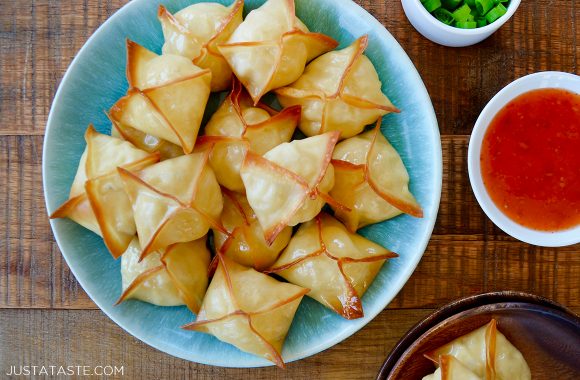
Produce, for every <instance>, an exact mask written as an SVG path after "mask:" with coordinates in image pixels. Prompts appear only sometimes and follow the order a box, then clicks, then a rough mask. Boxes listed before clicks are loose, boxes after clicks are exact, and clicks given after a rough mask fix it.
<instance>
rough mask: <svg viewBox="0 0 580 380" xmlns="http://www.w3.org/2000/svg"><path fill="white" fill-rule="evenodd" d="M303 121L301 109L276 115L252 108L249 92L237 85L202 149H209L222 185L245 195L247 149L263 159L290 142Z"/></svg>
mask: <svg viewBox="0 0 580 380" xmlns="http://www.w3.org/2000/svg"><path fill="white" fill-rule="evenodd" d="M299 118H300V107H290V108H286V109H284V110H282V111H281V112H279V113H278V112H276V111H274V110H272V109H270V108H268V107H266V106H265V105H262V104H260V105H259V106H258V107H254V106H253V105H252V102H251V99H250V98H249V96H248V94H247V93H246V91H245V90H244V89H243V88H242V85H241V84H240V82H238V81H234V84H233V89H232V92H231V93H230V95H229V96H228V97H227V98H226V99H225V100H224V102H223V103H222V105H221V106H220V107H219V109H218V110H217V111H216V112H215V113H214V114H213V116H212V117H211V119H210V121H209V122H208V124H207V125H206V127H205V134H206V136H203V137H201V138H200V139H199V145H200V146H202V147H203V146H205V147H210V148H211V154H210V158H209V162H210V164H211V166H212V168H213V169H214V172H215V174H216V177H217V180H218V182H219V183H220V185H222V186H224V187H226V188H228V189H230V190H232V191H238V192H244V191H245V189H244V184H243V182H242V178H241V177H240V167H241V166H242V162H243V161H244V157H245V156H246V152H247V151H248V149H250V150H252V151H253V152H255V153H257V154H259V155H262V154H264V153H266V152H268V151H269V150H271V149H272V148H274V147H276V146H278V145H280V144H282V143H284V142H288V141H290V139H291V138H292V134H293V133H294V130H295V129H296V125H297V124H298V119H299Z"/></svg>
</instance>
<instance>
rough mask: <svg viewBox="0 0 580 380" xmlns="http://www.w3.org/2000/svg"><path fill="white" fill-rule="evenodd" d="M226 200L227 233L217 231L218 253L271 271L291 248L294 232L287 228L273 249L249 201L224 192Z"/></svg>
mask: <svg viewBox="0 0 580 380" xmlns="http://www.w3.org/2000/svg"><path fill="white" fill-rule="evenodd" d="M223 196H224V209H223V211H222V216H221V224H222V225H223V226H224V228H225V229H226V231H227V233H224V232H220V231H218V230H215V231H214V243H215V248H216V251H218V252H221V253H222V254H223V255H224V256H227V257H229V258H231V259H233V260H234V261H236V262H237V263H240V264H242V265H245V266H248V267H253V268H254V269H256V270H259V271H261V270H264V269H266V268H269V267H270V266H271V265H272V264H274V262H275V261H276V259H277V258H278V255H279V254H280V252H282V250H283V249H284V248H285V247H286V246H287V245H288V242H289V241H290V237H291V236H292V228H291V227H286V228H284V229H283V230H282V231H281V232H280V234H278V236H277V237H276V239H274V241H273V242H272V244H271V245H269V244H268V243H267V242H266V240H265V239H264V230H263V229H262V227H261V226H260V223H259V222H258V219H257V218H256V214H255V213H254V210H252V208H251V207H250V205H249V203H248V201H247V200H246V197H245V196H244V195H242V194H237V193H234V192H231V191H228V190H223Z"/></svg>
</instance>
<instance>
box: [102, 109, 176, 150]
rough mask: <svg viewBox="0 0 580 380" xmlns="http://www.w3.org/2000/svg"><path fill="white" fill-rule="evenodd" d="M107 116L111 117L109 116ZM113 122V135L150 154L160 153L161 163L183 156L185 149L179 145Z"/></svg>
mask: <svg viewBox="0 0 580 380" xmlns="http://www.w3.org/2000/svg"><path fill="white" fill-rule="evenodd" d="M107 116H109V115H108V114H107ZM109 119H110V120H111V124H112V126H113V127H112V128H111V135H112V136H114V137H117V138H120V139H123V140H126V141H129V142H130V143H131V144H133V145H135V146H136V147H137V148H139V149H141V150H144V151H145V152H149V153H159V158H160V160H161V161H163V160H167V159H169V158H174V157H178V156H183V149H182V148H181V147H180V146H179V145H175V144H173V143H170V142H169V141H167V140H163V139H160V138H159V137H155V136H153V135H149V134H147V133H145V132H142V131H140V130H138V129H135V128H133V127H129V126H128V125H123V124H121V123H119V122H118V121H116V120H113V119H112V118H111V117H109Z"/></svg>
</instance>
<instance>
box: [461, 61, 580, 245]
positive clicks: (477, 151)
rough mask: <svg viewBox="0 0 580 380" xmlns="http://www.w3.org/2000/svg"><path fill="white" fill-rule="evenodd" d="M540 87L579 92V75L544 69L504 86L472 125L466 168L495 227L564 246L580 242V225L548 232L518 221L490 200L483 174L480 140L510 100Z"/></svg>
mask: <svg viewBox="0 0 580 380" xmlns="http://www.w3.org/2000/svg"><path fill="white" fill-rule="evenodd" d="M539 88H561V89H566V90H569V91H572V92H574V93H580V77H579V76H578V75H574V74H568V73H562V72H558V71H545V72H540V73H535V74H531V75H528V76H525V77H523V78H520V79H518V80H516V81H514V82H512V83H510V84H509V85H507V86H506V87H504V88H503V89H502V90H501V91H500V92H498V93H497V94H496V95H495V96H494V97H493V98H492V99H491V100H490V101H489V103H487V105H486V106H485V108H484V109H483V111H482V112H481V114H480V115H479V118H478V119H477V122H476V123H475V126H474V127H473V133H472V134H471V139H470V140H469V151H468V153H467V167H468V169H469V180H470V182H471V187H472V189H473V192H474V193H475V197H476V198H477V201H478V202H479V205H480V206H481V208H482V209H483V211H484V212H485V213H486V214H487V216H488V217H489V218H490V219H491V220H492V221H493V223H495V225H496V226H498V227H499V228H501V229H502V230H503V231H504V232H505V233H507V234H509V235H511V236H513V237H514V238H516V239H518V240H521V241H523V242H526V243H529V244H534V245H539V246H544V247H562V246H566V245H572V244H576V243H580V226H576V227H574V228H571V229H568V230H562V231H556V232H545V231H537V230H533V229H530V228H527V227H524V226H522V225H520V224H517V223H516V222H514V221H513V220H511V219H510V218H508V217H507V216H506V215H505V214H504V213H503V212H501V211H500V210H499V209H498V208H497V206H496V205H495V203H494V202H493V201H492V200H491V198H490V196H489V194H488V192H487V189H486V187H485V185H484V184H483V179H482V176H481V167H480V156H481V143H482V141H483V137H484V135H485V132H486V131H487V128H488V126H489V124H490V123H491V121H492V120H493V118H494V117H495V115H496V114H497V113H498V112H499V110H501V109H502V108H503V107H504V106H505V105H506V104H507V103H508V102H509V101H511V100H512V99H514V98H515V97H517V96H518V95H521V94H523V93H525V92H528V91H531V90H535V89H539Z"/></svg>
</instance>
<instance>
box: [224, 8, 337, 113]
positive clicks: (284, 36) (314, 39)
mask: <svg viewBox="0 0 580 380" xmlns="http://www.w3.org/2000/svg"><path fill="white" fill-rule="evenodd" d="M336 46H337V42H336V41H335V40H333V39H332V38H330V37H328V36H325V35H324V34H320V33H310V32H309V31H308V28H307V27H306V26H305V25H304V24H303V23H302V22H301V21H300V20H299V19H298V18H297V17H296V14H295V8H294V0H268V1H266V3H264V4H263V5H262V6H261V7H260V8H258V9H255V10H253V11H251V12H250V13H249V14H248V16H247V17H246V19H245V20H244V22H242V24H241V25H240V26H239V27H238V28H237V29H236V30H235V31H234V33H233V34H232V36H231V37H230V39H229V40H228V41H227V43H226V44H221V45H219V46H218V49H219V51H220V52H221V53H222V54H223V56H224V57H225V59H226V60H227V61H228V63H229V65H230V67H231V68H232V70H233V71H234V73H235V74H236V76H237V77H238V79H239V80H240V81H241V82H242V83H243V84H244V86H245V87H246V89H248V92H249V93H250V95H251V96H252V99H253V100H254V104H257V103H258V101H259V100H260V98H261V97H262V96H263V95H264V94H266V93H267V92H268V91H270V90H272V89H275V88H279V87H282V86H286V85H288V84H290V83H292V82H294V81H295V80H297V79H298V78H299V77H300V75H302V72H303V71H304V67H305V66H306V63H308V62H309V61H311V60H312V59H314V58H316V57H318V56H319V55H320V54H323V53H325V52H327V51H330V50H332V49H334V48H335V47H336Z"/></svg>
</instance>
